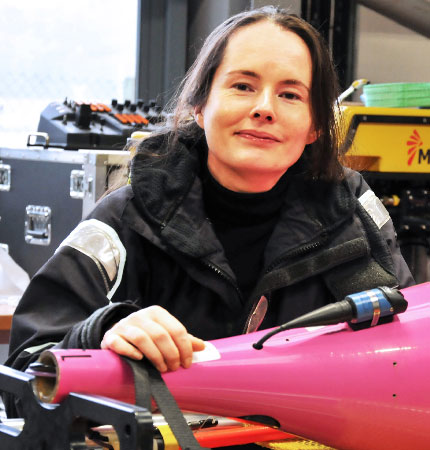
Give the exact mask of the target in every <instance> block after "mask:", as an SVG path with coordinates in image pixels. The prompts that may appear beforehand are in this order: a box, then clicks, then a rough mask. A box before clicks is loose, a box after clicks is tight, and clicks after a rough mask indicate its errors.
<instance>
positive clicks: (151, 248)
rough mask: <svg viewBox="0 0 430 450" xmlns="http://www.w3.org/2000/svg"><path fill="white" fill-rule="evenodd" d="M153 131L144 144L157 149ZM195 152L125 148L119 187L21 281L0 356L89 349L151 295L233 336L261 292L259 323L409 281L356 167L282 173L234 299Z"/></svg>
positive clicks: (15, 360)
mask: <svg viewBox="0 0 430 450" xmlns="http://www.w3.org/2000/svg"><path fill="white" fill-rule="evenodd" d="M162 140H163V138H162V137H158V138H154V139H150V140H148V142H147V143H146V144H145V145H146V146H147V147H148V148H149V149H153V150H154V151H156V152H158V153H160V147H161V148H163V143H162ZM196 151H198V149H195V148H193V146H190V145H189V144H187V143H186V142H185V143H184V142H182V143H181V142H180V143H178V145H177V149H176V150H175V152H174V153H169V154H168V155H164V156H163V157H155V158H148V157H146V156H144V155H143V154H142V153H138V154H137V156H136V157H135V159H134V162H133V167H132V176H131V180H132V183H131V186H130V185H128V186H126V187H123V188H120V189H118V190H117V191H115V192H113V193H112V194H110V195H109V196H107V197H105V198H104V199H103V200H102V201H100V202H99V204H98V206H97V207H96V208H95V209H94V211H93V212H92V213H91V215H90V216H89V217H88V219H87V220H86V221H83V222H82V223H81V224H80V225H79V226H78V228H77V230H75V231H74V232H72V234H71V235H70V237H69V238H67V239H66V241H65V242H64V245H61V246H60V248H59V249H58V250H57V252H56V253H55V254H54V256H53V257H52V258H51V259H50V260H49V261H48V262H47V263H46V264H45V265H44V266H43V267H42V268H41V269H40V271H39V272H38V273H37V274H36V275H35V276H34V278H33V279H32V281H31V283H30V286H29V287H28V289H27V291H26V292H25V294H24V296H23V298H22V300H21V302H20V304H19V306H18V308H17V310H16V313H15V316H14V319H13V325H12V334H11V341H10V357H9V359H8V361H7V364H8V365H10V366H12V367H14V368H16V369H19V370H24V369H25V368H26V367H27V366H28V364H29V363H30V362H32V361H34V360H35V359H36V358H37V357H38V355H39V354H40V352H41V351H42V350H44V349H45V348H47V347H52V346H55V347H58V348H99V345H100V342H101V339H102V336H103V334H104V332H105V330H106V329H107V328H108V327H110V326H111V325H112V324H113V323H115V322H117V321H118V320H119V319H120V318H122V317H125V316H126V315H128V314H129V313H130V312H132V311H135V310H137V309H139V308H142V307H146V306H149V305H153V304H158V305H161V306H163V307H164V308H166V309H167V310H168V311H169V312H170V313H172V314H173V315H174V316H176V317H177V318H178V319H179V320H180V321H181V322H182V323H183V324H184V325H185V326H186V328H187V329H188V331H189V332H190V333H192V334H194V335H196V336H198V337H200V338H202V339H206V340H208V339H216V338H221V337H226V336H231V335H235V334H239V333H242V332H243V329H244V326H245V323H246V320H247V318H248V316H249V314H250V312H251V311H252V308H253V305H254V304H255V302H256V301H257V300H258V299H259V298H260V296H261V295H263V294H264V295H265V296H266V297H267V298H268V299H269V309H268V312H267V315H266V317H265V319H264V322H263V324H262V326H261V327H260V329H262V328H268V327H272V326H275V325H278V324H281V323H284V322H286V321H288V320H290V319H292V318H294V317H297V316H299V315H301V314H303V313H306V312H309V311H311V310H313V309H315V308H317V307H320V306H322V305H325V304H327V303H329V302H332V301H334V300H337V299H341V298H343V297H344V296H345V295H346V294H349V293H352V292H358V291H361V290H365V289H370V288H373V287H376V286H378V285H390V286H394V285H400V286H401V287H405V286H407V285H410V284H412V283H413V280H412V276H411V274H410V272H409V270H408V268H407V266H406V264H405V262H404V260H403V258H402V257H401V255H400V252H399V249H398V246H397V243H396V238H395V232H394V229H393V225H392V222H391V220H389V221H388V222H387V223H386V224H385V225H383V226H382V228H381V229H379V228H378V226H377V225H376V224H375V222H374V221H373V220H372V218H371V217H370V215H369V214H368V212H366V209H365V208H363V206H362V205H361V203H360V201H358V198H360V197H361V196H362V194H363V193H364V192H365V191H367V190H368V189H369V188H368V186H367V185H366V183H365V182H364V181H363V179H362V177H361V176H360V175H359V174H358V173H356V172H353V171H349V170H347V171H346V177H345V179H344V181H342V182H340V183H338V184H336V183H328V182H323V181H311V180H306V179H304V177H303V176H302V175H301V174H300V173H298V171H297V170H296V171H295V172H294V171H293V170H292V171H291V172H292V174H291V180H290V182H289V188H288V191H287V194H286V196H285V202H284V205H283V209H282V213H281V216H280V220H279V223H278V224H277V226H276V227H275V230H274V232H273V234H272V236H271V238H270V240H269V242H268V245H267V248H266V251H265V256H264V261H265V263H264V271H263V273H262V274H261V276H260V279H259V280H258V282H257V284H256V288H255V290H254V292H253V294H252V295H251V297H250V298H243V297H242V294H241V292H240V291H239V289H238V287H237V285H236V281H235V276H234V274H233V272H232V270H231V268H230V267H229V264H228V261H227V260H226V258H225V254H224V251H223V248H222V247H221V244H220V243H219V241H218V239H217V238H216V235H215V233H214V231H213V228H212V226H211V224H210V222H209V220H208V219H207V218H206V215H205V210H204V207H203V199H202V193H201V192H202V190H201V180H200V178H199V170H200V169H199V167H200V166H199V163H198V158H197V157H196V156H195V152H196ZM368 209H369V208H368Z"/></svg>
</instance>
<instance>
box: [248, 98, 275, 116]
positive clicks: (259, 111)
mask: <svg viewBox="0 0 430 450" xmlns="http://www.w3.org/2000/svg"><path fill="white" fill-rule="evenodd" d="M251 117H252V118H253V119H255V120H258V121H262V122H274V121H275V120H276V115H275V111H274V107H273V101H272V99H271V98H270V95H269V94H267V93H264V94H262V95H261V96H260V97H259V98H258V102H257V104H256V105H255V106H254V108H252V110H251Z"/></svg>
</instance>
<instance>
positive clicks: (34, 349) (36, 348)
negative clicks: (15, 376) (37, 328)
mask: <svg viewBox="0 0 430 450" xmlns="http://www.w3.org/2000/svg"><path fill="white" fill-rule="evenodd" d="M57 344H58V342H47V343H46V344H40V345H35V346H34V347H28V348H26V349H25V350H24V351H25V352H27V353H31V354H33V353H36V352H38V351H39V350H42V349H44V348H47V347H53V346H54V345H57Z"/></svg>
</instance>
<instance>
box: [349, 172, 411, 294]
mask: <svg viewBox="0 0 430 450" xmlns="http://www.w3.org/2000/svg"><path fill="white" fill-rule="evenodd" d="M346 177H347V180H348V183H349V185H350V187H351V189H352V191H353V192H354V193H355V195H356V197H357V199H358V201H359V202H360V203H361V204H362V205H363V206H364V208H365V209H366V211H367V212H368V213H369V215H370V216H371V217H372V219H373V220H374V221H375V223H376V225H377V226H378V228H379V230H380V232H381V234H382V236H383V237H384V239H385V241H386V242H387V245H388V248H389V250H390V252H391V256H392V258H393V264H394V272H395V273H394V275H395V276H396V277H397V280H398V281H399V287H400V288H405V287H408V286H412V285H414V284H415V280H414V278H413V276H412V274H411V271H410V270H409V267H408V265H407V264H406V262H405V260H404V258H403V256H402V253H401V250H400V247H399V244H398V241H397V233H396V230H395V229H394V225H393V221H392V220H391V217H390V216H389V214H388V211H387V210H386V209H385V207H384V205H383V204H382V202H381V201H380V200H379V199H378V198H377V197H376V195H375V194H374V193H373V191H372V190H371V188H370V187H369V185H368V184H367V183H366V181H365V180H364V179H363V177H362V176H361V175H360V174H359V173H358V172H355V171H352V170H347V172H346ZM372 210H373V211H375V214H374V213H373V212H372Z"/></svg>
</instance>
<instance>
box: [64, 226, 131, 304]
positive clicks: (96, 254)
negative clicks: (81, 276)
mask: <svg viewBox="0 0 430 450" xmlns="http://www.w3.org/2000/svg"><path fill="white" fill-rule="evenodd" d="M65 245H67V246H69V247H72V248H74V249H75V250H78V251H80V252H81V253H83V254H84V255H87V256H88V257H90V258H91V259H92V260H93V261H94V262H95V263H96V265H98V264H101V265H102V266H103V268H104V270H105V271H106V273H107V275H108V277H109V280H110V281H113V280H114V279H115V277H116V281H115V284H114V285H113V286H112V289H111V290H110V291H109V292H108V293H107V294H106V295H107V297H108V298H109V299H111V298H112V296H113V294H114V293H115V291H116V290H117V288H118V286H119V284H120V283H121V279H122V275H123V271H124V265H125V259H126V255H127V252H126V250H125V247H124V245H123V244H122V242H121V240H120V239H119V237H118V234H117V233H116V231H115V230H114V229H113V228H112V227H110V226H109V225H106V224H105V223H104V222H101V221H100V220H97V219H90V220H85V221H83V222H81V223H80V224H79V225H78V226H77V227H76V228H75V229H74V230H73V231H72V232H71V233H70V234H69V236H67V238H66V239H64V241H63V242H62V243H61V244H60V246H59V247H58V249H60V248H61V247H63V246H65ZM58 249H57V251H58ZM102 275H103V274H102Z"/></svg>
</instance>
